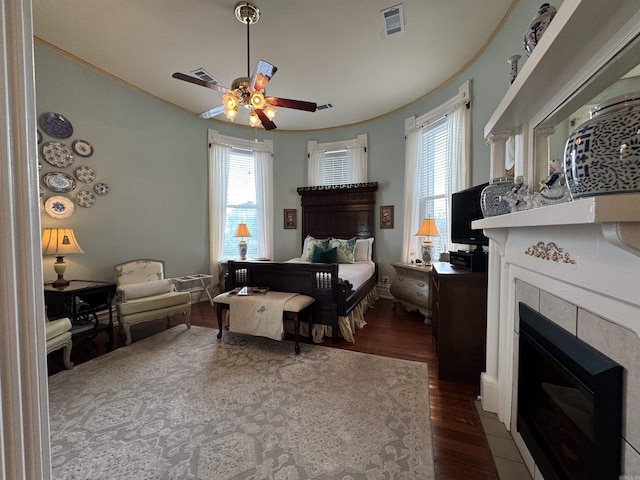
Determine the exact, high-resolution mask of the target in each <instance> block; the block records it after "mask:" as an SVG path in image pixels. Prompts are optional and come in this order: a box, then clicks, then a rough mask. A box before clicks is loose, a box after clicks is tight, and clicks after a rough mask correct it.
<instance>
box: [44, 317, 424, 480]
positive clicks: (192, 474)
mask: <svg viewBox="0 0 640 480" xmlns="http://www.w3.org/2000/svg"><path fill="white" fill-rule="evenodd" d="M216 333H217V330H213V329H209V328H204V327H197V326H193V327H191V329H190V330H186V329H185V327H184V325H179V326H176V327H174V328H172V329H170V330H167V331H165V332H162V333H159V334H157V335H155V336H153V337H150V338H147V339H145V340H142V341H139V342H136V343H134V344H132V345H131V346H129V347H125V348H120V349H117V350H115V351H113V352H110V353H108V354H107V355H104V356H102V357H98V358H96V359H94V360H91V361H89V362H87V363H84V364H81V365H78V366H76V367H75V368H74V369H73V370H67V371H63V372H60V373H58V374H56V375H53V376H51V377H49V398H50V412H49V413H50V422H51V449H52V462H53V473H54V478H55V479H65V480H68V479H83V480H85V479H91V480H98V479H110V480H114V479H128V480H141V479H149V480H156V479H201V480H231V479H234V480H236V479H255V480H258V479H273V480H297V479H320V480H323V479H340V480H360V479H361V480H365V479H366V480H372V479H402V480H409V479H416V480H417V479H420V480H425V479H433V478H434V473H433V454H432V444H431V426H430V422H429V396H428V376H427V365H426V364H423V363H417V362H409V361H404V360H395V359H390V358H385V357H378V356H373V355H367V354H362V353H355V352H349V351H346V350H339V349H335V348H328V347H322V346H315V345H307V344H302V345H301V348H302V353H301V354H300V355H294V353H293V344H292V342H288V341H283V342H277V341H273V340H269V339H264V338H257V337H251V336H247V335H240V334H233V333H230V332H225V333H224V335H223V338H222V340H217V339H216V338H215V335H216Z"/></svg>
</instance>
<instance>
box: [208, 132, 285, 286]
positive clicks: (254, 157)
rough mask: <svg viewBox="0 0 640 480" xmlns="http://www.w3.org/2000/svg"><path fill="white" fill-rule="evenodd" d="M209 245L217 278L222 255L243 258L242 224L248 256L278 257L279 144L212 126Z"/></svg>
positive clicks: (210, 136) (230, 257)
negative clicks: (275, 228)
mask: <svg viewBox="0 0 640 480" xmlns="http://www.w3.org/2000/svg"><path fill="white" fill-rule="evenodd" d="M209 205H210V208H209V245H210V261H211V272H212V275H213V278H212V282H213V283H214V287H217V286H218V285H219V271H220V268H219V264H218V262H219V261H220V260H224V259H237V258H238V257H239V253H238V243H239V241H240V240H241V239H240V238H237V237H234V236H233V235H234V234H235V232H236V228H237V227H238V224H239V223H246V225H247V228H248V230H249V233H251V237H247V238H245V240H246V242H247V257H251V258H257V257H266V258H272V257H273V143H272V142H271V141H270V140H264V141H262V142H257V141H248V140H244V139H239V138H233V137H227V136H224V135H220V134H219V133H218V132H217V131H215V130H209Z"/></svg>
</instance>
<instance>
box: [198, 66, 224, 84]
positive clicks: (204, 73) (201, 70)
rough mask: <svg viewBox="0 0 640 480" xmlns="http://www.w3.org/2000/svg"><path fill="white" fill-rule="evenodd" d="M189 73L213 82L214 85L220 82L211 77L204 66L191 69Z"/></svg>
mask: <svg viewBox="0 0 640 480" xmlns="http://www.w3.org/2000/svg"><path fill="white" fill-rule="evenodd" d="M191 73H192V74H194V75H195V76H196V77H198V78H199V79H200V80H205V81H207V82H211V83H215V84H216V85H219V84H220V82H219V81H218V80H216V79H215V78H213V77H212V76H211V75H210V74H209V72H207V71H206V70H205V69H204V68H198V69H197V70H192V71H191Z"/></svg>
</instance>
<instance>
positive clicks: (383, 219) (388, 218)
mask: <svg viewBox="0 0 640 480" xmlns="http://www.w3.org/2000/svg"><path fill="white" fill-rule="evenodd" d="M380 228H393V205H383V206H381V207H380Z"/></svg>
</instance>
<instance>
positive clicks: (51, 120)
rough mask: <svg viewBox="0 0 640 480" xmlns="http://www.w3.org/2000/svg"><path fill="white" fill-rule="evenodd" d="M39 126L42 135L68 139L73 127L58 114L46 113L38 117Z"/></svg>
mask: <svg viewBox="0 0 640 480" xmlns="http://www.w3.org/2000/svg"><path fill="white" fill-rule="evenodd" d="M40 126H41V127H42V130H44V133H46V134H47V135H49V136H50V137H53V138H61V139H62V138H69V137H70V136H71V135H73V125H71V122H70V121H69V120H67V119H66V118H64V117H63V116H62V115H60V114H59V113H55V112H47V113H43V114H42V115H40Z"/></svg>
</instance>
